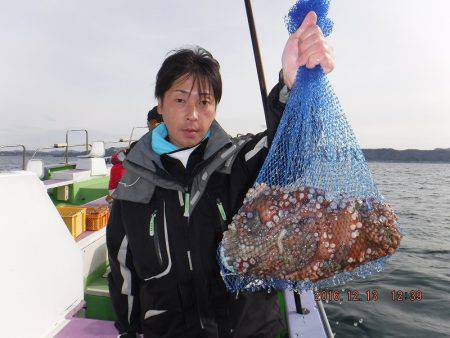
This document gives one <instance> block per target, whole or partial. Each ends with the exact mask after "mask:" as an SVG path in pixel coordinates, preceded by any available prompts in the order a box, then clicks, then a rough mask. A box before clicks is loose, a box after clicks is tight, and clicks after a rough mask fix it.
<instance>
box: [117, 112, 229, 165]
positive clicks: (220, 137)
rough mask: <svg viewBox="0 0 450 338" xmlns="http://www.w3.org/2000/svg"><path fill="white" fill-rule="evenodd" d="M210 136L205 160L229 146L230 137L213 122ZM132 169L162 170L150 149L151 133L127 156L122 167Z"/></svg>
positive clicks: (142, 138)
mask: <svg viewBox="0 0 450 338" xmlns="http://www.w3.org/2000/svg"><path fill="white" fill-rule="evenodd" d="M210 131H211V135H210V137H209V138H208V143H207V144H206V148H205V152H204V154H203V159H204V160H207V159H208V158H210V157H211V156H212V155H214V154H215V153H216V152H217V151H219V150H220V149H222V148H223V147H225V146H226V145H227V144H231V137H230V135H228V134H227V133H226V132H225V131H224V130H223V128H222V127H221V126H220V124H219V123H218V122H217V121H216V120H214V121H213V123H212V124H211V127H210ZM130 165H131V167H133V166H134V165H137V166H139V167H142V168H145V169H147V170H150V171H151V172H156V168H157V167H158V168H160V169H162V170H164V168H163V166H162V163H161V159H160V157H159V155H158V154H157V153H155V152H154V150H153V148H152V132H151V131H149V132H148V133H146V134H145V135H144V136H142V137H141V139H140V140H139V141H138V143H137V144H136V145H135V146H134V148H133V149H132V150H131V151H130V153H129V154H128V155H127V159H126V160H125V162H124V166H125V168H126V169H128V168H127V167H130Z"/></svg>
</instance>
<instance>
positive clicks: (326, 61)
mask: <svg viewBox="0 0 450 338" xmlns="http://www.w3.org/2000/svg"><path fill="white" fill-rule="evenodd" d="M318 65H321V66H322V69H323V71H324V72H325V74H328V73H330V72H331V71H332V70H333V69H334V61H333V58H332V57H331V55H330V54H328V53H325V54H323V53H316V54H313V55H311V56H310V57H309V58H308V61H307V62H306V68H309V69H313V68H314V67H316V66H318Z"/></svg>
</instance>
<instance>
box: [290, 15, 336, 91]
mask: <svg viewBox="0 0 450 338" xmlns="http://www.w3.org/2000/svg"><path fill="white" fill-rule="evenodd" d="M281 63H282V65H283V80H284V83H285V84H286V85H287V86H288V88H289V89H290V88H292V86H293V85H294V82H295V78H296V76H297V70H298V69H299V68H300V67H302V66H306V67H307V68H310V69H312V68H314V67H316V66H317V65H319V64H320V65H321V66H322V68H323V70H324V72H325V73H326V74H328V73H329V72H331V71H332V70H333V69H334V65H335V64H334V58H333V56H332V48H331V46H330V45H329V43H328V41H327V40H326V39H325V37H324V36H323V33H322V31H321V29H320V28H319V26H317V15H316V13H314V12H309V13H308V15H307V16H306V18H305V20H303V22H302V24H301V26H300V28H299V29H297V31H296V32H295V33H294V34H292V35H291V36H290V37H289V39H288V41H287V42H286V45H285V46H284V50H283V56H282V58H281Z"/></svg>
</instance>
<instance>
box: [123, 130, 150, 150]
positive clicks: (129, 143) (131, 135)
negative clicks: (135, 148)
mask: <svg viewBox="0 0 450 338" xmlns="http://www.w3.org/2000/svg"><path fill="white" fill-rule="evenodd" d="M135 129H148V126H145V127H133V129H132V130H131V134H130V139H129V142H128V147H130V145H131V142H132V141H133V133H134V130H135Z"/></svg>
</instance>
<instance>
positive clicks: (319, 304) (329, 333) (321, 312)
mask: <svg viewBox="0 0 450 338" xmlns="http://www.w3.org/2000/svg"><path fill="white" fill-rule="evenodd" d="M316 304H317V310H318V311H319V315H320V319H322V324H323V326H324V330H325V334H326V335H327V338H333V337H334V334H333V331H332V330H331V326H330V322H329V321H328V317H327V314H326V313H325V309H324V307H323V303H322V300H320V299H319V300H318V301H316Z"/></svg>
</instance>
